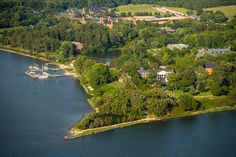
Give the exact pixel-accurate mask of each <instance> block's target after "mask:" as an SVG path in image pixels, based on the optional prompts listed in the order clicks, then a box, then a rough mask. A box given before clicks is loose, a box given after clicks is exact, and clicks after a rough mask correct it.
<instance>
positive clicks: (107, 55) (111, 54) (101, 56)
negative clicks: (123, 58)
mask: <svg viewBox="0 0 236 157" xmlns="http://www.w3.org/2000/svg"><path fill="white" fill-rule="evenodd" d="M120 55H121V51H119V50H113V51H112V50H110V51H106V52H104V53H92V54H88V55H87V56H88V57H90V58H92V59H94V60H96V61H97V62H98V63H103V64H107V65H109V64H110V63H111V62H112V61H114V60H115V59H117V58H118V57H119V56H120Z"/></svg>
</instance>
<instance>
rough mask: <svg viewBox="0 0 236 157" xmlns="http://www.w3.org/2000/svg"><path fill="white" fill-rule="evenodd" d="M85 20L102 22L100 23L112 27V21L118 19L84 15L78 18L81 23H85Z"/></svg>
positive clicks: (115, 21) (114, 21)
mask: <svg viewBox="0 0 236 157" xmlns="http://www.w3.org/2000/svg"><path fill="white" fill-rule="evenodd" d="M87 22H96V23H99V24H102V25H104V26H106V27H108V28H113V25H114V23H117V22H118V19H113V18H111V17H107V18H104V17H100V18H85V17H82V18H81V19H80V23H81V24H86V23H87Z"/></svg>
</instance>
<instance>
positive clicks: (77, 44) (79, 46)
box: [72, 41, 84, 51]
mask: <svg viewBox="0 0 236 157" xmlns="http://www.w3.org/2000/svg"><path fill="white" fill-rule="evenodd" d="M72 43H73V44H74V45H75V46H76V50H77V51H81V50H82V49H83V47H84V46H83V44H82V43H80V42H75V41H73V42H72Z"/></svg>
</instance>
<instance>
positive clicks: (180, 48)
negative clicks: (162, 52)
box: [167, 44, 188, 50]
mask: <svg viewBox="0 0 236 157" xmlns="http://www.w3.org/2000/svg"><path fill="white" fill-rule="evenodd" d="M167 48H168V49H169V50H174V49H178V50H182V49H187V48H188V45H186V44H168V45H167Z"/></svg>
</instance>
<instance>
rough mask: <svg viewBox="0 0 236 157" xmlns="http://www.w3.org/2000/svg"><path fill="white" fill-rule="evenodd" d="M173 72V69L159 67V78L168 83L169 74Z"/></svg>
mask: <svg viewBox="0 0 236 157" xmlns="http://www.w3.org/2000/svg"><path fill="white" fill-rule="evenodd" d="M173 72H174V70H172V69H159V70H158V71H157V80H160V81H162V82H164V83H167V82H168V80H167V77H168V75H169V74H171V73H173Z"/></svg>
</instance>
